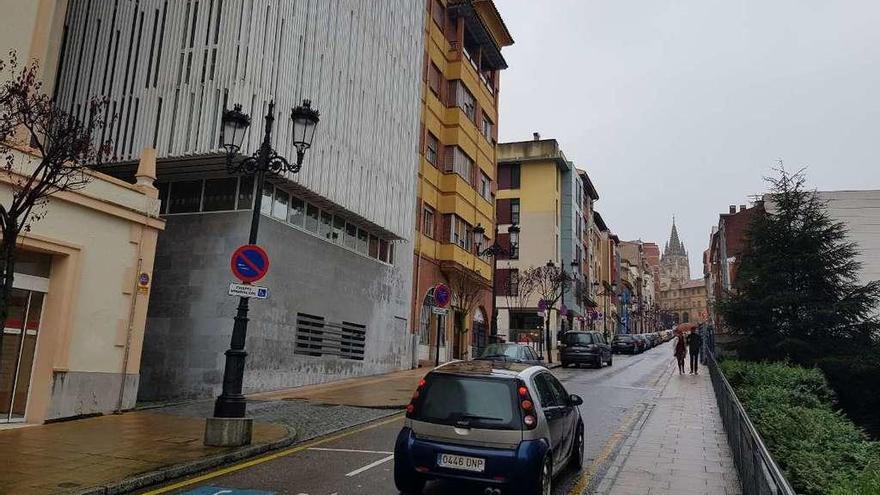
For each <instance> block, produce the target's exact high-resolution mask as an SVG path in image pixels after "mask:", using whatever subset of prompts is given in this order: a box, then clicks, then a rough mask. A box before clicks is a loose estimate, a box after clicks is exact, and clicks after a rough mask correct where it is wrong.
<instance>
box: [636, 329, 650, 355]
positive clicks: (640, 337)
mask: <svg viewBox="0 0 880 495" xmlns="http://www.w3.org/2000/svg"><path fill="white" fill-rule="evenodd" d="M633 338H634V339H636V341H638V342H639V344H641V349H639V353H642V352H645V351H647V350H648V349H650V348H651V343H650V342H649V341H648V339H647V338H646V337H645V336H644V335H641V334H635V335H633Z"/></svg>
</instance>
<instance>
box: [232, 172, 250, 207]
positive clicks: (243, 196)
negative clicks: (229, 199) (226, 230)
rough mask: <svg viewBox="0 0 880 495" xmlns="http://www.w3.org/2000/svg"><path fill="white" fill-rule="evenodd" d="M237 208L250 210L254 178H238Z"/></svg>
mask: <svg viewBox="0 0 880 495" xmlns="http://www.w3.org/2000/svg"><path fill="white" fill-rule="evenodd" d="M236 206H237V207H238V209H239V210H250V209H251V208H253V207H254V178H253V177H242V178H240V179H239V180H238V204H237V205H236Z"/></svg>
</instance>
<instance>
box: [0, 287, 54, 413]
mask: <svg viewBox="0 0 880 495" xmlns="http://www.w3.org/2000/svg"><path fill="white" fill-rule="evenodd" d="M28 278H30V277H28ZM16 285H18V284H16ZM44 296H45V294H44V293H43V292H40V291H36V290H30V289H25V288H20V287H16V288H14V289H12V294H11V295H10V300H9V312H8V316H7V318H6V322H5V324H4V325H3V343H2V347H0V423H8V422H14V421H24V415H25V408H26V407H27V398H28V391H29V389H30V384H31V372H32V370H33V365H34V357H35V355H36V349H37V335H38V333H39V331H40V317H41V315H42V312H43V299H44Z"/></svg>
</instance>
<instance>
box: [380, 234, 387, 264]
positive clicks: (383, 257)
mask: <svg viewBox="0 0 880 495" xmlns="http://www.w3.org/2000/svg"><path fill="white" fill-rule="evenodd" d="M379 260H380V261H384V262H386V263H387V262H388V241H386V240H385V239H379Z"/></svg>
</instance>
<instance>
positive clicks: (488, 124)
mask: <svg viewBox="0 0 880 495" xmlns="http://www.w3.org/2000/svg"><path fill="white" fill-rule="evenodd" d="M494 127H495V124H493V123H492V121H491V120H489V118H488V117H486V113H485V112H484V113H483V122H482V124H481V125H480V131H481V132H482V133H483V137H485V138H486V140H487V141H489V142H490V143H491V142H492V129H493V128H494Z"/></svg>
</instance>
